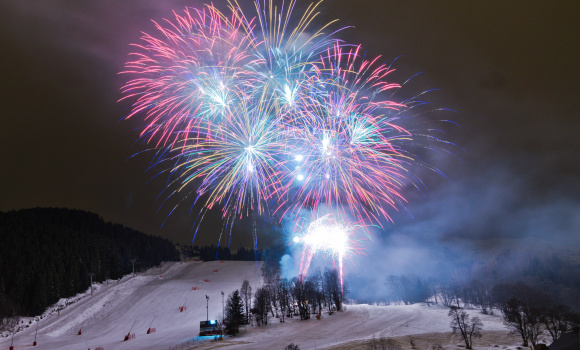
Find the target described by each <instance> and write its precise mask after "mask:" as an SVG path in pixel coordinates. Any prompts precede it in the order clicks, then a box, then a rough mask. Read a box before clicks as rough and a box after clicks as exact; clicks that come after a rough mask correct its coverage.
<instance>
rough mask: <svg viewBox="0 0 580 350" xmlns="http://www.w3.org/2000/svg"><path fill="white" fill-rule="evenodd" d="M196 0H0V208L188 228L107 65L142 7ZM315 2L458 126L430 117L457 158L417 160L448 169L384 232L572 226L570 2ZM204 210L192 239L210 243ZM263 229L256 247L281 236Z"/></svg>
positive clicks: (578, 222) (577, 9)
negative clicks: (76, 212)
mask: <svg viewBox="0 0 580 350" xmlns="http://www.w3.org/2000/svg"><path fill="white" fill-rule="evenodd" d="M224 3H225V2H224ZM299 3H302V4H305V3H306V2H301V1H299ZM200 4H201V2H199V1H177V0H172V1H159V0H99V1H78V0H61V1H56V0H42V1H37V0H8V1H2V2H0V47H1V51H2V54H1V55H0V64H1V67H2V69H1V71H0V106H1V109H0V110H1V116H2V119H1V120H2V126H1V127H0V149H1V150H2V152H0V169H1V177H0V179H1V181H0V210H2V211H7V210H11V209H20V208H30V207H67V208H75V209H82V210H87V211H91V212H95V213H98V214H99V215H101V216H102V217H103V218H104V219H105V220H107V221H113V222H118V223H122V224H125V225H127V226H129V227H132V228H135V229H138V230H141V231H143V232H146V233H150V234H155V235H160V236H163V237H168V238H170V239H172V240H174V241H176V242H180V243H187V242H190V241H191V239H192V236H193V233H192V231H191V224H192V222H193V220H194V217H195V215H196V214H197V213H192V214H189V206H188V205H187V203H188V202H187V201H186V202H185V203H186V204H185V205H183V206H181V207H180V209H178V210H177V211H176V212H175V213H173V214H172V215H171V216H170V217H169V218H167V215H168V213H169V212H170V210H171V208H172V204H174V202H173V203H166V204H164V201H163V198H164V197H159V198H158V196H159V194H160V193H161V191H162V190H163V189H164V188H165V180H164V179H163V178H156V179H152V178H153V176H154V175H155V174H156V173H157V171H156V170H151V171H147V168H148V166H149V162H150V160H151V156H152V154H148V153H143V154H138V153H139V152H141V151H143V150H145V149H146V148H147V146H146V145H144V144H142V143H140V142H138V141H137V139H138V135H139V128H140V127H141V126H142V121H140V120H139V119H134V120H130V121H126V120H123V117H124V116H125V115H126V114H127V112H128V107H129V104H128V103H118V102H117V100H119V99H120V98H121V97H122V95H121V93H120V87H121V86H122V84H123V82H124V81H125V80H126V79H128V77H127V76H122V75H121V76H120V75H118V73H119V72H120V71H122V70H123V65H124V62H125V61H126V60H127V58H128V53H129V52H131V48H130V46H129V44H130V43H136V42H138V41H139V37H140V31H144V32H149V33H154V30H153V26H152V23H151V22H150V19H156V20H161V19H162V18H172V14H171V9H176V10H178V11H181V10H182V9H183V8H184V7H185V6H186V5H187V6H196V5H200ZM216 5H218V6H222V4H221V2H220V1H216ZM323 11H324V12H323V14H322V15H321V17H320V19H319V21H320V23H323V22H324V21H328V20H332V19H335V18H338V19H340V22H339V24H340V25H341V26H355V27H356V28H355V29H348V30H346V31H344V32H343V33H342V34H340V37H342V38H344V39H345V40H346V41H349V42H351V43H355V44H359V43H360V44H363V48H364V49H365V50H366V51H367V52H368V54H369V55H371V56H376V55H382V58H383V60H384V61H385V62H387V63H390V62H393V61H394V60H395V59H396V58H397V57H399V56H400V57H399V58H398V59H397V60H396V62H395V63H394V65H393V68H395V69H397V71H396V73H395V74H394V75H393V78H395V79H396V82H399V83H402V82H403V81H404V80H406V79H407V78H410V77H411V76H413V75H414V74H415V73H419V72H422V74H421V75H419V76H418V77H416V78H414V79H413V80H412V82H411V83H410V84H409V87H408V90H407V91H406V92H405V93H408V94H411V95H410V96H412V94H414V93H418V92H421V91H424V90H430V89H438V90H437V91H434V92H432V93H430V94H429V95H427V96H426V97H425V99H426V100H428V101H431V102H432V103H433V107H434V108H439V107H444V108H449V109H452V110H454V111H456V113H454V112H447V113H442V114H436V116H435V117H434V118H436V119H437V118H441V119H450V120H453V121H454V122H456V123H457V124H459V126H455V125H454V124H451V123H447V124H446V123H442V124H441V125H440V126H439V127H440V129H442V130H443V131H444V132H445V133H446V134H445V135H443V134H442V135H441V137H442V138H444V139H447V140H450V141H452V142H454V143H456V144H457V145H458V146H457V147H455V148H453V153H454V154H455V155H456V156H453V155H443V154H442V155H438V154H432V155H430V156H429V158H428V159H427V160H428V161H429V162H432V163H433V164H434V165H436V166H437V167H438V168H440V169H441V170H442V171H443V172H444V173H445V174H446V175H447V177H448V179H445V178H443V177H440V176H437V175H435V174H432V173H428V172H421V173H420V174H419V175H420V176H421V177H422V178H423V180H424V181H425V183H426V184H427V186H428V190H426V191H423V193H422V194H417V193H410V194H409V198H410V202H409V204H408V205H407V209H408V211H409V213H410V214H408V213H406V212H404V213H403V212H401V213H400V214H397V213H395V214H394V215H393V216H394V219H395V224H394V225H388V226H387V227H386V229H387V230H386V231H385V232H384V233H383V234H384V235H388V234H389V232H393V231H400V232H409V234H410V235H412V234H414V233H412V232H413V231H415V232H417V231H421V232H420V233H416V234H417V235H427V236H428V237H435V236H436V237H437V238H442V237H456V236H461V237H464V238H466V237H467V238H482V237H483V236H486V237H487V236H490V237H491V236H493V237H522V236H533V237H543V236H547V235H550V236H553V235H556V236H558V237H560V238H563V239H578V238H577V237H578V236H579V232H578V229H579V228H580V210H579V208H580V205H579V204H580V200H579V198H580V181H579V179H580V162H579V161H578V160H579V156H578V154H579V151H580V136H579V135H578V133H579V132H580V118H579V111H580V97H579V93H580V85H579V81H580V65H579V63H580V46H579V45H578V40H579V38H580V24H579V22H578V17H577V16H578V13H580V2H576V1H559V2H548V1H543V2H540V1H478V2H474V1H440V0H437V1H408V0H405V1H388V0H385V1H370V0H360V1H352V0H327V1H326V2H325V3H324V5H323ZM406 88H407V87H405V89H406ZM404 91H405V90H402V92H404ZM410 96H409V97H410ZM133 155H135V156H134V157H132V156H133ZM213 216H214V217H209V218H208V219H207V224H206V225H204V226H203V227H202V228H203V230H202V231H203V232H201V233H200V235H199V237H198V240H197V241H196V243H199V244H206V243H214V244H215V243H217V241H218V236H219V233H220V231H221V230H220V224H219V220H218V219H217V218H218V217H219V210H214V215H213ZM166 219H167V221H166V223H165V225H164V226H163V227H162V224H163V223H164V221H165V220H166ZM262 221H263V220H262ZM262 221H260V225H261V227H263V226H264V223H263V222H262ZM413 227H415V228H419V227H421V228H424V227H428V229H429V230H433V231H436V232H432V233H429V234H427V233H425V230H422V229H421V230H414V229H412V228H413ZM237 230H238V231H239V232H236V234H235V236H234V240H233V242H232V244H233V246H235V247H237V245H239V244H246V245H249V243H250V241H249V237H251V235H249V234H248V232H247V230H246V224H244V223H242V224H241V225H240V226H239V227H238V228H237ZM261 230H264V231H266V233H263V234H261V237H260V241H259V244H260V245H264V244H267V243H269V242H271V241H273V240H276V239H278V238H280V237H278V236H276V235H278V234H279V232H276V233H273V232H271V231H272V230H269V229H261Z"/></svg>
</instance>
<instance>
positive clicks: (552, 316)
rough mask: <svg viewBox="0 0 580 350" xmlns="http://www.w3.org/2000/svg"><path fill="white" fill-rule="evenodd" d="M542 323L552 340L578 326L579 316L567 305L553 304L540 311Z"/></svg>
mask: <svg viewBox="0 0 580 350" xmlns="http://www.w3.org/2000/svg"><path fill="white" fill-rule="evenodd" d="M541 320H542V323H543V324H544V326H545V327H546V330H547V331H548V333H550V336H551V337H552V341H555V340H556V339H558V338H560V337H561V336H562V334H564V333H565V332H567V331H569V330H572V329H573V328H574V327H578V323H580V320H579V316H578V315H576V314H574V313H573V312H572V311H571V309H570V307H569V306H567V305H554V306H552V307H550V308H547V309H546V310H544V311H543V312H542V316H541Z"/></svg>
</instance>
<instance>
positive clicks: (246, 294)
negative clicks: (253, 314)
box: [240, 280, 252, 323]
mask: <svg viewBox="0 0 580 350" xmlns="http://www.w3.org/2000/svg"><path fill="white" fill-rule="evenodd" d="M240 294H241V295H242V298H243V299H244V306H245V307H246V323H250V322H249V320H248V318H249V310H250V302H251V301H252V287H251V286H250V282H249V281H248V280H244V282H242V288H241V289H240Z"/></svg>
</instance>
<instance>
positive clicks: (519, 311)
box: [492, 283, 550, 346]
mask: <svg viewBox="0 0 580 350" xmlns="http://www.w3.org/2000/svg"><path fill="white" fill-rule="evenodd" d="M492 293H493V296H494V300H495V301H496V303H497V304H498V305H499V306H500V308H501V312H502V314H503V318H504V324H505V325H506V326H507V327H508V328H510V330H511V332H510V333H511V334H518V335H520V336H521V337H522V341H523V343H522V345H523V346H528V345H529V343H531V345H536V343H537V342H538V336H539V335H540V333H541V331H542V327H541V326H542V311H541V310H542V309H543V308H545V307H546V303H547V302H548V301H549V300H550V298H549V297H548V296H547V295H546V294H544V293H543V292H542V291H539V290H536V289H533V288H531V287H529V286H527V285H525V284H523V283H516V284H499V285H496V286H494V287H493V291H492Z"/></svg>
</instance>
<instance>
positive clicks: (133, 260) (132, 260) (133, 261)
mask: <svg viewBox="0 0 580 350" xmlns="http://www.w3.org/2000/svg"><path fill="white" fill-rule="evenodd" d="M135 260H136V259H135V258H133V259H131V262H132V263H133V277H135Z"/></svg>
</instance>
